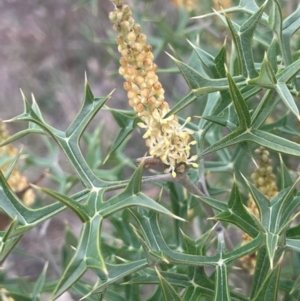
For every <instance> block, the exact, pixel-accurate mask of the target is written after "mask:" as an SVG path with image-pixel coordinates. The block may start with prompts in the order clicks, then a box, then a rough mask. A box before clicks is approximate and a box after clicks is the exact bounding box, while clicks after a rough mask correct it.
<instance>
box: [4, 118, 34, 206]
mask: <svg viewBox="0 0 300 301" xmlns="http://www.w3.org/2000/svg"><path fill="white" fill-rule="evenodd" d="M7 138H9V133H8V131H7V129H6V126H5V124H4V123H3V122H2V121H1V120H0V143H1V142H3V141H5V140H6V139H7ZM17 153H18V150H17V148H15V147H14V146H12V145H10V144H9V145H5V146H3V147H0V159H9V158H11V159H12V158H14V157H15V156H16V155H17ZM3 162H5V160H3ZM7 167H8V164H4V165H0V170H1V171H2V172H5V170H6V169H7ZM7 182H8V184H9V186H10V187H11V189H12V190H13V191H14V192H21V191H23V190H26V191H24V193H22V196H21V199H22V201H23V202H24V204H25V205H27V206H30V205H32V203H33V201H34V197H35V196H34V192H33V190H32V189H31V188H29V189H27V188H28V183H27V179H26V177H24V176H22V175H21V173H20V172H19V170H18V167H17V166H16V167H15V168H14V169H13V171H12V173H11V175H10V177H9V179H8V181H7Z"/></svg>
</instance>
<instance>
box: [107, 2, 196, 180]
mask: <svg viewBox="0 0 300 301" xmlns="http://www.w3.org/2000/svg"><path fill="white" fill-rule="evenodd" d="M112 2H113V3H114V4H115V10H114V11H113V12H111V13H110V14H109V18H110V20H111V21H112V22H113V23H114V27H113V28H114V30H115V31H116V32H117V33H118V36H117V38H116V42H117V44H118V51H119V52H120V53H121V59H120V65H121V66H120V68H119V73H120V74H121V75H122V76H123V77H124V79H125V83H124V89H125V90H126V91H127V96H128V99H129V105H130V106H131V107H133V109H134V110H135V112H136V114H137V116H138V117H139V118H140V119H141V120H142V122H140V123H138V126H140V127H141V128H144V129H145V131H146V133H145V134H144V136H143V138H144V139H146V145H147V146H148V147H149V153H150V155H151V156H152V157H153V158H160V160H161V161H162V163H163V164H165V165H167V166H168V168H166V170H165V171H166V172H171V173H172V176H173V177H176V171H177V170H176V167H177V166H178V165H180V164H186V165H188V166H193V167H197V166H198V165H197V163H196V160H197V156H191V155H190V149H191V145H195V144H196V141H193V139H192V136H191V135H192V134H193V131H191V130H189V129H186V128H185V127H184V125H185V124H184V125H180V124H179V122H178V119H177V117H176V116H175V115H170V116H168V117H165V116H166V114H167V113H168V112H169V111H170V109H169V105H168V103H167V102H166V101H165V97H164V93H165V91H164V89H163V87H162V85H161V83H160V82H159V79H158V76H157V74H156V70H157V65H156V64H155V63H154V62H153V58H154V56H153V53H152V47H151V45H149V44H148V43H147V37H146V35H145V34H143V33H142V32H141V26H140V25H139V24H136V23H135V22H134V19H133V18H132V13H131V10H130V8H129V6H128V5H126V4H124V3H123V1H122V0H112ZM188 121H190V118H188V119H187V121H186V122H188Z"/></svg>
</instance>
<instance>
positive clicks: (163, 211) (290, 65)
mask: <svg viewBox="0 0 300 301" xmlns="http://www.w3.org/2000/svg"><path fill="white" fill-rule="evenodd" d="M229 13H230V14H229ZM180 14H181V15H180V18H181V21H182V22H181V23H179V25H178V27H177V28H176V32H174V33H173V38H174V41H172V36H168V35H167V34H166V30H167V28H168V25H167V23H166V20H160V21H159V22H158V24H156V25H157V26H158V28H159V26H162V29H163V30H162V35H163V38H160V40H159V38H157V37H156V49H155V51H156V54H158V53H159V52H160V51H161V49H163V47H164V46H165V45H166V43H171V44H172V43H173V42H174V45H175V46H178V47H180V45H178V43H177V45H176V42H175V40H176V38H177V36H176V35H179V34H182V35H184V33H186V32H185V27H186V26H188V23H187V20H188V18H187V13H183V12H180ZM201 18H207V19H208V18H215V19H216V20H217V18H218V19H219V20H220V21H221V22H222V24H223V25H220V24H219V23H218V22H216V24H215V26H216V27H218V26H219V28H222V26H223V28H224V26H225V27H226V29H227V32H228V38H227V39H228V40H229V39H230V40H231V42H232V43H231V45H230V43H229V42H228V41H225V42H224V43H223V44H222V43H219V45H218V44H217V45H216V43H214V42H213V41H212V39H208V42H211V43H212V44H211V45H210V46H209V47H208V48H211V49H213V50H212V51H209V50H207V49H204V48H203V47H200V46H199V44H198V42H197V38H196V35H197V34H198V33H200V32H202V30H203V29H202V28H201V29H200V28H196V29H195V27H194V28H193V30H192V31H190V33H189V35H187V37H188V38H189V42H188V43H187V44H186V45H184V47H182V48H180V49H179V52H180V54H179V53H176V51H177V50H176V47H174V49H175V50H174V54H173V55H169V56H170V57H171V58H172V59H173V60H174V62H175V63H176V65H177V67H178V69H179V71H180V73H181V74H182V76H183V77H184V79H185V81H186V82H187V84H188V86H189V88H190V92H189V93H188V94H187V95H186V96H184V97H182V99H181V100H179V101H178V102H177V103H176V104H175V105H174V106H173V108H172V109H171V112H170V113H168V115H171V114H178V113H179V112H180V111H182V110H183V109H184V108H186V107H190V108H192V111H193V114H194V117H195V118H193V119H192V121H191V122H189V123H188V124H187V127H189V128H191V129H192V130H193V131H194V132H195V134H194V138H195V139H196V141H197V143H198V145H197V148H196V150H195V152H196V153H198V154H199V170H195V169H189V170H188V171H186V172H185V173H183V174H178V175H177V177H176V178H175V179H173V178H172V176H171V175H169V174H165V175H157V173H156V174H155V175H152V176H144V177H143V165H142V164H140V165H139V166H138V167H135V166H134V164H133V163H132V162H131V161H130V160H129V159H128V158H127V157H126V156H125V155H124V152H123V149H124V148H126V147H128V144H126V143H127V141H128V139H127V138H128V137H129V135H131V134H132V133H135V132H134V129H135V127H136V124H137V122H138V118H136V117H135V115H134V114H133V113H132V112H131V111H122V110H117V109H114V108H108V107H107V106H106V105H105V103H106V101H107V100H108V99H109V98H110V97H114V94H113V93H111V94H109V95H108V96H106V97H100V98H98V97H94V95H93V93H92V91H91V89H90V86H89V84H88V82H87V80H86V81H85V91H84V97H83V102H82V106H81V108H80V110H79V112H78V114H77V116H76V118H75V119H74V120H73V122H72V123H71V124H70V125H69V127H68V128H67V129H66V130H65V131H62V130H58V129H56V128H55V127H54V126H52V125H50V124H48V123H47V122H46V121H45V120H44V119H43V116H42V112H41V110H40V108H39V106H38V103H37V102H36V101H35V99H34V98H33V99H32V103H31V104H30V102H29V101H28V100H27V99H26V98H25V96H23V103H24V111H23V113H22V114H20V115H18V116H16V117H13V118H12V119H11V120H9V121H10V122H27V123H28V124H29V125H28V128H27V129H25V130H22V131H20V132H18V133H16V134H14V135H12V136H11V137H9V138H8V139H7V140H6V141H4V142H2V143H1V144H0V146H1V147H3V146H5V145H7V144H9V143H11V142H14V141H16V140H19V139H20V138H22V137H24V136H26V135H32V134H36V135H42V136H43V137H44V141H45V142H46V145H47V146H48V151H49V154H50V156H51V158H54V157H55V154H56V153H57V152H58V149H57V147H58V148H59V150H60V151H62V152H63V153H64V156H65V158H66V159H67V160H68V162H69V163H70V164H71V166H72V167H73V171H74V173H72V175H69V174H67V173H65V172H62V170H61V169H60V168H57V166H55V165H54V164H52V163H53V160H52V159H51V158H50V159H49V158H45V159H44V158H38V157H36V156H33V155H32V156H31V155H28V157H27V158H26V165H25V166H26V168H27V169H30V168H31V167H32V166H39V167H43V168H44V167H50V168H51V170H50V172H49V173H50V174H51V177H52V178H53V180H54V182H55V183H56V184H57V189H53V188H51V189H50V188H44V187H39V186H36V185H34V188H35V190H36V193H37V195H39V196H45V195H47V196H49V198H50V199H52V200H55V202H52V203H50V204H49V203H48V204H40V206H36V207H34V208H28V207H27V206H26V205H24V204H23V203H22V202H21V200H20V198H19V196H18V194H17V193H15V192H14V191H12V189H11V188H10V186H9V185H8V182H7V180H8V179H9V177H10V176H11V172H12V170H13V168H14V167H15V165H16V163H17V161H18V160H19V155H18V156H17V157H16V158H15V160H11V161H5V163H6V164H7V162H8V163H9V164H10V167H9V168H8V169H7V170H6V172H5V173H2V172H0V208H1V209H2V210H3V211H4V212H5V213H6V214H7V215H8V216H9V217H10V219H11V221H10V224H9V225H8V226H7V228H6V229H5V231H2V232H0V262H2V263H3V262H5V260H7V256H8V255H9V254H10V253H11V252H14V250H15V249H16V245H17V244H18V242H19V241H20V240H21V239H22V237H23V236H24V235H25V234H26V233H27V232H28V231H29V230H31V229H32V228H35V227H37V226H38V225H39V224H41V223H42V222H45V221H47V220H50V219H51V218H52V217H54V216H56V215H57V214H59V213H60V212H62V211H64V210H71V211H72V212H73V213H74V214H75V215H76V216H77V217H78V222H79V223H80V224H81V232H80V235H79V237H77V236H76V235H75V234H74V233H73V232H72V229H71V228H70V227H69V226H68V225H66V226H65V227H66V228H65V237H64V244H63V246H62V250H61V263H60V267H61V274H60V276H59V277H57V278H56V279H55V280H53V279H52V280H50V279H48V278H47V266H48V264H45V267H44V269H43V271H42V272H41V274H40V276H39V278H38V279H37V280H36V281H35V282H34V283H31V282H30V281H27V280H26V281H25V280H24V279H22V278H18V277H15V278H11V276H10V275H8V274H7V271H6V270H5V269H4V270H1V271H0V288H1V289H3V290H1V293H0V296H1V294H2V295H3V294H8V295H9V296H11V297H12V298H14V300H39V298H40V296H41V294H45V293H48V294H49V293H50V294H51V299H52V300H54V299H56V298H58V297H59V296H60V295H62V294H63V293H64V292H65V291H69V292H70V293H71V295H72V296H73V297H74V300H78V299H79V298H86V299H87V300H108V301H120V300H121V301H122V300H132V301H136V300H147V301H160V300H161V301H170V300H178V301H179V300H182V301H203V300H216V301H225V300H233V301H237V300H240V301H244V300H249V301H250V300H251V301H261V300H290V301H293V300H299V296H300V276H299V271H300V265H299V262H300V260H299V258H300V257H299V252H300V224H299V219H298V218H297V216H298V211H297V208H298V207H299V205H300V195H299V192H298V189H297V183H298V179H296V177H295V172H296V168H297V167H296V165H297V164H298V163H297V162H298V157H300V141H299V130H298V129H299V120H300V114H299V110H298V100H299V96H300V90H299V85H300V83H299V78H300V72H299V71H300V59H299V50H298V49H295V45H297V44H296V42H295V39H297V34H299V31H298V30H299V28H300V6H298V8H297V9H296V10H295V11H294V12H293V13H292V14H291V15H289V16H286V17H285V18H284V17H283V13H282V10H281V7H280V3H279V1H278V0H269V1H266V2H265V3H263V4H262V5H261V6H258V5H257V4H256V3H255V2H254V1H248V0H245V1H243V0H240V3H239V4H238V5H237V6H233V7H231V8H228V9H225V10H222V11H219V12H214V13H211V14H207V15H203V16H201ZM164 22H165V23H164ZM169 29H170V28H169ZM170 30H171V29H170ZM171 31H172V30H171ZM297 31H298V32H297ZM206 34H207V35H209V33H206ZM294 37H296V38H295V39H294ZM298 38H299V35H298ZM151 40H153V41H155V39H154V37H152V38H150V41H151ZM257 51H262V52H264V55H261V61H257V60H256V57H257V55H256V52H257ZM213 53H215V55H214V54H213ZM297 53H298V54H297ZM182 54H184V57H185V59H184V60H182V59H180V56H181V55H182ZM188 55H190V58H189V59H186V57H187V56H188ZM162 71H163V70H162ZM1 110H4V108H2V109H1ZM100 110H107V111H109V112H110V113H111V114H112V116H113V118H114V119H115V120H116V122H117V124H118V126H119V127H120V132H119V134H118V135H117V136H116V137H115V139H114V142H113V143H112V144H111V146H110V148H109V150H108V153H107V154H106V155H105V157H103V156H102V153H101V151H100V149H99V148H98V146H97V143H98V140H97V139H98V135H100V137H103V139H105V129H100V128H99V129H98V130H96V131H95V132H94V133H92V134H91V133H87V132H86V128H87V126H88V125H89V124H90V122H91V121H92V120H93V118H94V117H95V115H96V114H97V113H98V112H99V111H100ZM199 118H200V120H199ZM180 120H181V119H180ZM132 135H133V134H132ZM80 141H84V142H85V145H86V149H85V150H84V151H82V150H81V146H80ZM258 146H263V147H265V148H267V149H269V150H271V152H272V155H273V157H274V159H275V160H277V161H279V166H278V168H277V169H276V170H274V173H275V174H276V178H277V179H278V190H279V191H278V194H277V195H276V196H275V197H273V198H272V199H271V200H269V199H268V198H267V197H266V196H265V195H264V194H263V193H262V192H261V191H260V190H259V189H258V188H257V187H255V185H254V184H252V180H251V178H250V172H249V169H250V168H251V161H252V159H253V156H252V154H253V152H254V150H255V148H257V147H258ZM143 155H144V154H143V153H141V157H142V156H143ZM3 160H4V159H3ZM105 163H106V164H108V165H109V166H110V168H109V169H108V168H106V167H105V166H104V164H105ZM286 165H287V166H291V167H292V168H291V170H290V169H289V168H287V167H286ZM125 166H129V167H130V170H133V169H134V171H133V172H132V175H131V176H130V177H128V179H127V180H124V179H123V173H122V171H123V169H124V167H125ZM292 170H293V171H294V172H293V171H292ZM143 183H150V184H148V185H151V186H152V187H153V188H155V187H156V188H159V189H157V190H155V191H157V197H156V198H154V199H153V198H151V197H149V196H148V195H147V193H146V190H145V192H143V189H145V187H144V186H142V184H143ZM79 184H80V185H81V186H80V185H79ZM71 189H72V193H70V190H71ZM114 191H118V193H113V192H114ZM249 195H251V197H252V198H253V200H254V202H255V204H256V206H257V208H258V210H259V213H260V217H257V216H254V215H253V214H252V213H251V212H249V210H247V209H246V207H245V206H246V200H247V199H248V197H249ZM37 204H38V203H37ZM208 218H209V219H208ZM105 222H108V224H109V227H104V223H105ZM216 223H217V224H216ZM241 232H243V233H247V234H248V235H249V236H250V237H251V238H252V240H249V242H247V243H243V240H242V235H241ZM230 233H234V236H235V237H234V239H233V238H232V235H230ZM254 252H256V259H255V267H254V268H255V269H254V275H250V272H249V271H248V270H243V272H241V271H240V270H238V269H235V267H236V266H238V267H240V266H241V263H240V262H241V261H240V260H241V258H243V257H244V256H245V255H248V254H253V253H254ZM24 260H25V258H24ZM290 261H293V264H291V263H290ZM49 264H51V262H50V263H49ZM88 270H92V271H93V272H94V281H91V280H90V279H89V280H86V278H85V277H83V276H84V274H85V273H86V272H87V271H88ZM250 278H251V281H249V279H250ZM4 289H5V291H4ZM2 299H3V300H5V299H4V297H3V296H2Z"/></svg>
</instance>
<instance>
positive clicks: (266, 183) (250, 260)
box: [241, 146, 278, 272]
mask: <svg viewBox="0 0 300 301" xmlns="http://www.w3.org/2000/svg"><path fill="white" fill-rule="evenodd" d="M255 154H256V155H258V156H259V159H258V167H257V169H256V170H255V171H254V173H252V174H251V178H252V179H253V181H254V185H255V187H256V188H257V189H259V190H260V192H261V193H263V194H264V196H266V197H267V198H268V199H269V200H270V199H272V198H273V197H275V196H276V195H277V193H278V188H277V185H276V177H275V175H274V174H273V173H272V169H273V168H272V160H271V159H269V155H270V153H269V152H268V151H267V150H266V149H265V148H264V147H262V146H261V147H259V148H258V149H256V150H255ZM247 207H248V211H249V212H251V213H252V214H253V215H254V216H256V217H257V218H259V211H258V208H257V206H256V204H255V202H254V200H253V198H252V196H251V195H250V196H249V199H248V201H247ZM250 240H251V237H250V236H249V235H248V234H244V235H243V243H247V242H249V241H250ZM241 261H242V264H243V266H244V267H245V268H247V269H248V270H250V271H251V272H253V271H254V267H255V264H256V256H255V254H249V255H247V256H244V257H242V258H241Z"/></svg>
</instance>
